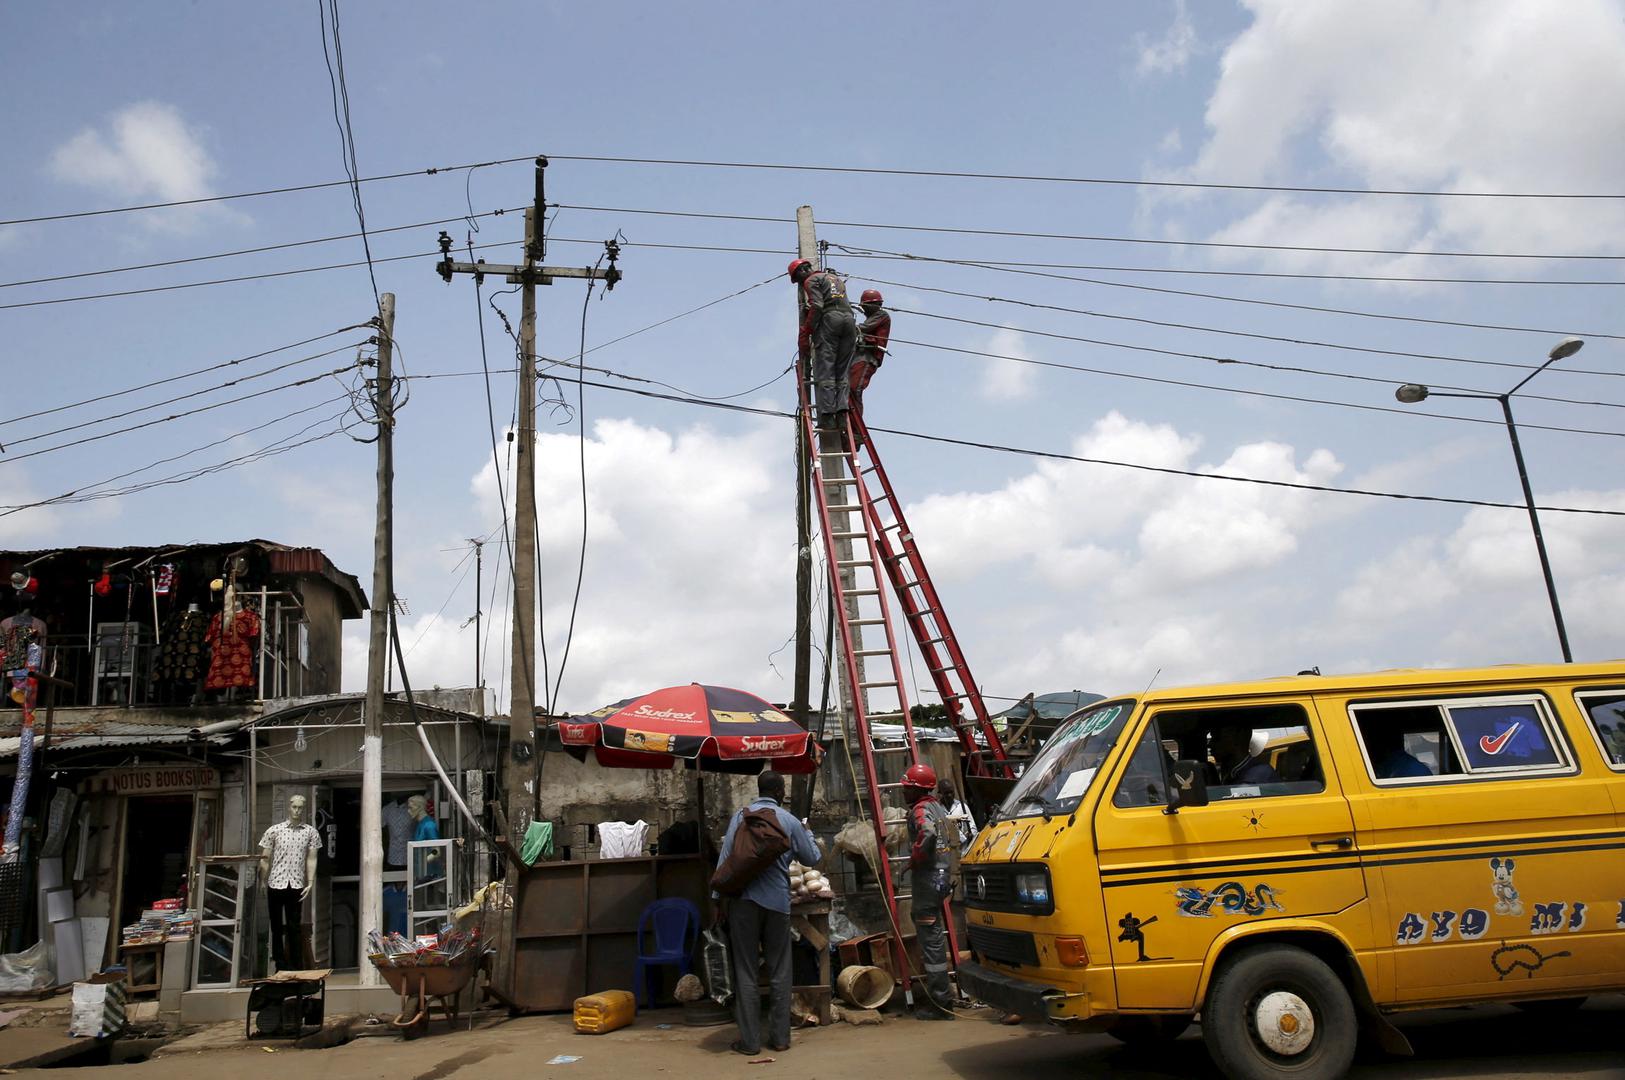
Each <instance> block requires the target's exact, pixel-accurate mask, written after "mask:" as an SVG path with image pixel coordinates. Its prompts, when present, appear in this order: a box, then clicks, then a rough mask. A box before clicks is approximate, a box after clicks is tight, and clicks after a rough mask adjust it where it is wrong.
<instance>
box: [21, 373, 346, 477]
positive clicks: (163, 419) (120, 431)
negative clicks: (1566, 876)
mask: <svg viewBox="0 0 1625 1080" xmlns="http://www.w3.org/2000/svg"><path fill="white" fill-rule="evenodd" d="M355 366H356V365H354V364H346V365H344V366H343V367H339V368H334V369H333V370H332V371H324V372H322V373H321V374H320V375H311V376H309V377H307V378H303V379H297V380H295V381H293V382H288V383H282V384H280V385H278V386H272V387H268V388H267V389H264V390H256V391H255V392H254V393H252V394H243V395H241V396H239V397H234V398H227V399H226V400H224V401H214V402H210V403H209V404H207V405H200V406H198V407H197V408H195V409H187V410H186V411H184V412H178V413H171V414H170V415H168V416H160V417H157V418H155V419H152V420H145V421H143V422H141V423H139V424H131V425H130V426H129V427H122V428H115V429H114V430H112V431H102V432H97V433H96V434H94V435H86V436H83V437H81V438H78V439H75V440H73V441H72V442H65V443H57V444H56V445H54V446H45V447H41V448H40V449H38V450H30V451H29V452H28V453H26V454H15V455H10V454H8V455H7V456H6V457H5V458H4V459H0V464H16V463H17V462H19V461H27V460H28V459H29V458H32V457H39V456H40V455H41V454H49V453H52V452H54V451H57V450H66V449H68V448H70V447H79V446H84V445H85V444H86V443H93V442H99V441H101V440H102V439H110V438H112V437H113V436H115V435H127V434H129V433H130V432H132V431H141V430H142V429H144V428H149V427H153V426H155V425H157V424H167V423H169V422H170V421H171V420H180V419H182V418H184V417H188V416H196V415H198V414H199V413H205V412H210V411H212V410H214V409H219V408H224V407H225V406H227V405H236V404H237V403H239V402H243V401H250V400H252V399H254V398H258V397H264V396H265V395H267V394H275V393H278V392H280V391H283V390H292V389H294V388H295V387H300V386H309V385H310V384H312V383H316V382H320V381H321V380H323V379H326V378H329V377H336V376H338V375H342V374H344V373H345V372H346V371H350V370H352V369H353V368H354V367H355Z"/></svg>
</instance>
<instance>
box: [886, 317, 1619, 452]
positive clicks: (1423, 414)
mask: <svg viewBox="0 0 1625 1080" xmlns="http://www.w3.org/2000/svg"><path fill="white" fill-rule="evenodd" d="M891 340H892V342H893V344H900V345H917V346H919V347H920V348H922V349H935V350H937V351H938V352H951V353H961V354H963V355H966V356H981V357H986V358H988V359H990V360H1009V361H1012V362H1014V363H1018V364H1031V365H1033V366H1034V367H1047V368H1058V369H1060V370H1062V371H1076V372H1080V373H1083V374H1087V375H1105V376H1108V377H1110V378H1113V379H1133V380H1134V381H1136V382H1149V383H1160V384H1162V385H1164V386H1182V387H1186V388H1188V389H1192V390H1213V391H1217V392H1219V393H1223V394H1239V395H1241V396H1243V397H1257V398H1270V399H1273V400H1275V401H1295V402H1298V403H1300V404H1305V405H1330V406H1332V407H1333V408H1338V409H1359V410H1360V411H1362V412H1380V413H1392V414H1393V415H1395V416H1414V417H1418V418H1421V419H1432V420H1452V421H1455V422H1456V423H1461V424H1491V425H1494V426H1496V427H1499V426H1501V421H1499V420H1490V419H1488V418H1485V417H1478V416H1455V415H1452V414H1450V413H1436V412H1427V411H1423V410H1416V409H1396V408H1394V407H1392V406H1390V405H1362V404H1359V403H1358V402H1353V401H1337V400H1335V399H1332V398H1312V397H1300V396H1298V395H1296V394H1275V393H1270V392H1269V391H1267V390H1247V389H1243V388H1241V387H1237V386H1215V385H1213V384H1212V383H1199V382H1188V381H1186V380H1184V379H1165V378H1159V377H1157V376H1154V375H1137V374H1134V373H1132V372H1127V371H1112V370H1110V369H1107V368H1086V367H1079V366H1077V365H1075V364H1062V363H1058V362H1057V361H1054V360H1034V359H1032V358H1030V357H1026V356H1009V355H1007V354H1004V353H995V352H984V351H982V350H980V349H963V348H957V347H955V346H952V345H936V344H933V343H932V342H929V341H909V340H908V339H906V338H897V337H894V338H892V339H891ZM1148 351H1155V352H1162V351H1163V350H1160V349H1157V350H1148ZM1183 355H1195V354H1189V353H1187V354H1183ZM1203 359H1213V358H1212V357H1204V358H1203ZM1519 426H1520V427H1523V428H1528V429H1533V430H1538V431H1561V432H1565V433H1567V434H1570V435H1602V436H1605V437H1607V438H1611V439H1621V438H1625V432H1620V431H1597V430H1593V429H1591V428H1571V427H1556V426H1553V425H1550V424H1520V425H1519Z"/></svg>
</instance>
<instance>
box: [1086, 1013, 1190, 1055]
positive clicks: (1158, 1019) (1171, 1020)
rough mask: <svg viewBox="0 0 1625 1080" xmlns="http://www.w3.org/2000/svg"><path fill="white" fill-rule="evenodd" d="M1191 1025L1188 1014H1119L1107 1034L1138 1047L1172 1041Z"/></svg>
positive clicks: (1160, 1044)
mask: <svg viewBox="0 0 1625 1080" xmlns="http://www.w3.org/2000/svg"><path fill="white" fill-rule="evenodd" d="M1190 1026H1191V1018H1190V1017H1188V1016H1119V1017H1118V1018H1117V1019H1116V1020H1114V1021H1112V1026H1111V1027H1109V1028H1107V1029H1106V1034H1108V1035H1110V1036H1111V1037H1112V1038H1114V1039H1116V1040H1117V1041H1118V1042H1120V1043H1123V1044H1124V1045H1126V1046H1132V1047H1135V1048H1137V1049H1139V1048H1145V1047H1153V1046H1162V1045H1164V1044H1165V1043H1171V1042H1173V1041H1174V1040H1175V1039H1177V1038H1179V1037H1180V1036H1181V1035H1183V1034H1184V1033H1185V1029H1186V1028H1188V1027H1190Z"/></svg>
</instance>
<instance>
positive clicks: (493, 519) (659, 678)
mask: <svg viewBox="0 0 1625 1080" xmlns="http://www.w3.org/2000/svg"><path fill="white" fill-rule="evenodd" d="M789 445H790V443H789V439H788V435H787V433H786V431H785V429H783V428H781V427H780V426H778V425H771V424H770V425H764V426H761V427H757V428H752V429H748V430H746V431H744V432H743V433H739V434H723V433H719V432H717V431H715V430H713V429H711V428H708V427H706V426H704V425H695V426H692V427H688V428H684V429H682V430H678V431H665V430H661V429H659V428H655V427H650V426H647V425H644V424H641V423H638V422H636V421H633V420H625V419H604V420H599V421H597V422H596V423H594V424H593V425H592V427H591V431H590V433H589V436H588V439H587V443H586V455H587V511H588V513H587V560H586V574H585V578H584V583H583V587H582V594H581V603H580V607H579V609H578V612H577V617H576V626H575V634H574V639H573V642H572V643H571V647H570V654H569V662H568V667H567V668H566V672H565V677H564V689H563V692H562V696H561V697H560V706H561V707H562V708H566V709H576V710H584V709H590V708H596V707H597V706H599V705H601V704H604V703H605V702H608V701H613V700H615V699H616V698H617V697H624V696H626V695H628V694H630V693H633V692H635V691H641V690H649V689H654V688H656V687H659V686H664V685H669V684H677V683H684V682H690V681H700V682H720V683H731V684H734V685H738V686H740V687H743V688H746V689H750V690H752V691H754V692H757V693H761V694H764V695H766V696H768V697H778V698H782V697H787V696H788V694H789V685H788V677H787V675H785V676H781V675H779V674H775V672H774V671H773V669H772V667H771V666H770V665H769V663H768V660H767V657H768V654H769V653H770V652H771V651H772V650H773V649H775V648H776V647H777V646H778V645H779V643H780V642H782V641H783V640H784V639H785V637H786V636H788V635H789V634H790V632H791V630H792V629H793V622H794V612H793V601H794V591H793V589H792V588H791V587H790V583H791V582H793V580H794V575H795V535H794V521H793V517H792V515H791V514H790V513H789V507H790V499H789V493H790V491H791V490H792V486H793V485H792V484H791V483H790V480H789V477H790V461H789V458H790V455H789ZM577 452H578V443H577V439H576V436H575V435H573V434H570V433H549V434H543V435H541V436H540V437H539V438H538V440H537V462H538V467H537V505H538V507H539V510H540V517H541V556H542V566H543V571H542V596H543V600H544V602H545V614H546V625H547V635H546V641H547V644H548V649H549V656H550V660H551V664H552V668H553V669H554V670H555V671H556V670H557V669H558V667H559V664H560V662H561V660H562V655H563V648H564V642H565V632H566V628H567V627H568V624H569V620H570V608H571V599H572V594H573V592H574V588H575V579H576V566H577V560H578V557H579V553H580V541H581V532H580V528H581V525H580V523H581V490H580V480H579V474H578V471H577V470H578V459H577ZM470 494H471V496H472V497H473V499H474V501H475V503H476V507H477V513H478V514H479V517H480V520H482V521H483V522H484V523H485V525H484V527H485V528H486V529H487V530H498V531H497V538H498V539H500V536H501V533H500V529H499V526H500V524H501V514H500V510H499V503H498V500H497V494H496V472H495V468H494V466H493V465H492V464H491V463H490V462H489V461H486V462H483V463H482V464H481V466H480V468H479V469H478V470H477V472H475V473H474V475H473V477H472V480H471V482H470ZM509 496H510V499H511V497H512V490H511V488H510V489H509ZM425 546H427V545H425ZM435 546H437V547H446V546H451V545H450V544H437V545H435ZM457 558H458V554H456V553H446V554H443V555H441V556H440V562H442V563H444V564H445V565H444V567H443V568H440V569H439V571H438V576H437V577H436V579H435V580H436V581H437V582H443V583H444V585H443V587H444V588H447V589H449V588H450V585H451V583H452V582H453V581H454V580H455V578H454V576H453V575H452V574H451V572H450V568H451V565H452V564H454V563H455V561H456V559H457ZM502 559H503V554H502V551H501V545H500V543H492V544H490V545H488V546H487V548H486V563H485V568H486V581H487V587H488V588H489V585H490V582H491V581H492V580H493V579H492V577H491V575H492V574H496V573H500V574H502V575H503V577H504V582H503V585H502V586H501V588H502V593H501V595H500V596H499V599H498V607H499V609H500V608H502V607H504V606H505V601H504V600H503V599H502V597H505V596H506V595H508V591H509V588H510V586H508V584H507V582H506V571H505V570H504V569H502V568H501V562H502ZM431 569H433V568H431ZM442 595H443V594H442V593H441V592H440V589H439V588H435V589H430V590H427V591H426V592H424V593H423V595H422V596H421V597H420V598H419V600H418V602H416V603H414V605H413V607H414V613H413V616H412V618H411V619H410V620H409V621H408V620H403V623H402V627H401V633H402V639H403V641H404V642H405V644H407V645H410V644H411V643H412V642H413V640H415V639H416V638H417V637H418V636H419V635H420V634H422V635H424V639H423V642H422V644H421V645H419V646H418V648H417V650H416V652H415V653H414V655H413V657H412V658H411V661H410V663H411V671H412V673H413V682H414V685H417V684H418V683H422V684H424V685H432V684H434V683H439V684H440V685H446V686H451V685H467V684H468V682H469V680H470V679H471V677H472V672H473V670H474V660H473V649H474V644H473V643H474V637H473V634H474V631H473V628H472V627H468V628H460V625H459V624H461V623H462V621H463V620H464V619H466V618H467V617H468V615H469V614H471V613H472V610H473V603H472V597H471V596H469V597H468V598H467V599H465V600H464V601H462V602H460V603H459V604H455V605H453V606H452V607H449V608H448V610H447V613H446V614H445V615H443V616H441V618H440V619H439V621H438V622H437V623H435V624H434V625H433V626H432V627H430V626H429V623H430V620H431V619H432V617H433V614H434V612H433V610H432V608H433V607H435V606H438V604H439V602H440V599H441V597H442ZM489 617H495V618H496V619H498V621H499V623H500V619H501V615H500V612H499V613H496V614H495V615H491V614H490V613H488V618H489ZM426 629H427V632H426V633H425V631H426ZM350 639H351V640H349V641H347V646H348V648H349V654H347V656H346V661H345V671H346V673H347V677H346V681H347V682H349V683H352V684H355V685H359V682H360V679H361V677H362V673H364V672H365V670H366V668H365V659H364V658H365V633H364V632H362V631H359V630H358V631H356V632H354V633H352V634H351V635H350ZM492 653H493V655H492V657H491V662H490V664H489V666H488V672H489V675H488V678H489V680H490V682H491V684H492V685H494V686H501V687H503V688H504V689H503V707H504V708H506V685H507V674H506V672H507V665H508V656H509V646H508V634H507V629H506V627H504V626H502V625H498V626H497V627H496V632H495V635H494V637H493V638H492ZM540 659H541V658H540V655H539V654H538V664H540ZM784 667H785V665H784V662H783V658H782V657H781V658H780V668H781V671H782V670H783V669H784ZM541 689H542V686H541V683H540V680H539V681H538V684H537V690H538V695H539V694H540V691H541Z"/></svg>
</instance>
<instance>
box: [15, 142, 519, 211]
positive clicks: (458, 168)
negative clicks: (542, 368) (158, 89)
mask: <svg viewBox="0 0 1625 1080" xmlns="http://www.w3.org/2000/svg"><path fill="white" fill-rule="evenodd" d="M535 157H536V155H535V154H521V155H520V156H519V157H510V158H498V159H496V160H494V161H476V162H472V163H470V164H466V165H438V166H435V167H433V168H428V169H409V170H407V171H405V172H394V173H382V174H380V175H378V176H363V177H361V178H360V179H358V180H356V181H354V182H355V183H357V184H374V183H377V182H379V181H381V180H403V179H405V178H407V177H410V176H437V175H439V174H440V173H452V172H462V171H464V170H466V169H489V168H493V167H495V166H498V165H512V164H514V163H515V162H519V161H532V160H534V159H535ZM350 185H351V181H350V179H349V178H348V177H346V178H345V179H343V180H326V181H323V182H321V183H318V184H290V185H288V186H286V187H274V188H264V189H262V190H259V191H239V192H237V193H235V194H233V195H205V196H202V197H200V198H196V199H175V200H172V201H170V202H157V203H142V204H140V205H138V206H109V207H104V208H102V209H100V210H75V211H71V212H68V213H62V214H40V215H38V216H35V217H25V218H9V219H6V220H0V225H34V224H38V223H40V222H45V221H69V220H72V219H74V218H88V217H102V216H104V215H107V214H129V213H134V212H135V211H138V210H167V209H169V208H171V207H176V206H197V205H200V204H203V203H218V202H232V201H234V200H237V199H257V198H261V197H263V196H267V195H288V194H291V193H293V192H296V191H321V190H323V189H325V188H336V187H349V186H350Z"/></svg>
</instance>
